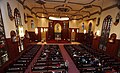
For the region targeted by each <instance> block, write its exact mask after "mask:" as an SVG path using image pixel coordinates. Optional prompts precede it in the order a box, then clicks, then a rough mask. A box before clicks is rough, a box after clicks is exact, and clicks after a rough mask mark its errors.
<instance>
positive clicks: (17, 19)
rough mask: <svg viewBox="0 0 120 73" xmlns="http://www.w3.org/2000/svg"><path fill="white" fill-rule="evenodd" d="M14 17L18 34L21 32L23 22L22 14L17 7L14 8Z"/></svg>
mask: <svg viewBox="0 0 120 73" xmlns="http://www.w3.org/2000/svg"><path fill="white" fill-rule="evenodd" d="M14 17H15V26H16V32H17V34H19V27H20V26H22V23H21V15H20V12H19V10H18V9H17V8H15V9H14Z"/></svg>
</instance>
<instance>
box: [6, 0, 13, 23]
mask: <svg viewBox="0 0 120 73" xmlns="http://www.w3.org/2000/svg"><path fill="white" fill-rule="evenodd" d="M7 9H8V16H9V18H10V20H11V21H12V20H13V18H14V17H13V15H12V9H11V7H10V4H9V3H8V2H7Z"/></svg>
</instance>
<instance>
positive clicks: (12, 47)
mask: <svg viewBox="0 0 120 73" xmlns="http://www.w3.org/2000/svg"><path fill="white" fill-rule="evenodd" d="M6 42H7V45H8V54H9V59H10V60H14V59H15V58H17V57H18V56H19V54H20V53H19V49H18V42H12V41H11V39H10V38H7V39H6Z"/></svg>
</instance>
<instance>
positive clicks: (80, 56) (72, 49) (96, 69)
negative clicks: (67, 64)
mask: <svg viewBox="0 0 120 73" xmlns="http://www.w3.org/2000/svg"><path fill="white" fill-rule="evenodd" d="M64 47H65V49H66V50H67V52H68V53H69V55H70V56H71V58H72V59H73V61H74V63H75V64H76V67H77V68H78V69H79V71H80V73H105V72H107V71H112V69H113V68H117V69H116V71H117V72H119V69H120V62H118V61H116V60H115V59H113V58H111V57H110V56H108V55H106V54H104V53H102V52H97V51H94V50H93V49H90V48H88V47H85V46H83V45H64Z"/></svg>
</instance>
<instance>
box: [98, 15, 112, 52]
mask: <svg viewBox="0 0 120 73" xmlns="http://www.w3.org/2000/svg"><path fill="white" fill-rule="evenodd" d="M111 22H112V17H111V16H110V15H108V16H107V17H106V18H105V19H104V21H103V24H102V31H101V38H100V43H99V49H103V50H104V51H106V44H107V41H108V38H109V33H110V27H111Z"/></svg>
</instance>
